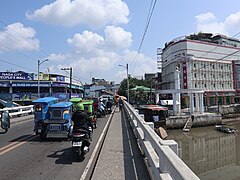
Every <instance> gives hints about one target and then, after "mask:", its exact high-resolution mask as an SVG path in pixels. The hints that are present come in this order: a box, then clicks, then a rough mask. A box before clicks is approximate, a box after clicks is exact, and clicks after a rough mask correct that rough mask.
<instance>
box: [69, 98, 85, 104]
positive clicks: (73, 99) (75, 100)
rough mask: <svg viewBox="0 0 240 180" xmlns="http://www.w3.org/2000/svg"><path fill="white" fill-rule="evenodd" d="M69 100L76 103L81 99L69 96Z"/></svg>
mask: <svg viewBox="0 0 240 180" xmlns="http://www.w3.org/2000/svg"><path fill="white" fill-rule="evenodd" d="M69 101H70V102H73V103H78V102H81V101H82V98H71V99H70V100H69Z"/></svg>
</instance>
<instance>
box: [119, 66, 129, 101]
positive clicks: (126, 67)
mask: <svg viewBox="0 0 240 180" xmlns="http://www.w3.org/2000/svg"><path fill="white" fill-rule="evenodd" d="M119 66H121V67H123V68H125V69H126V70H127V96H128V97H127V98H128V102H129V79H128V64H126V66H123V65H119Z"/></svg>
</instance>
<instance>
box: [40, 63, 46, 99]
mask: <svg viewBox="0 0 240 180" xmlns="http://www.w3.org/2000/svg"><path fill="white" fill-rule="evenodd" d="M46 61H48V59H45V60H43V61H42V62H40V60H38V98H40V79H39V73H40V72H39V71H40V65H41V64H42V63H44V62H46Z"/></svg>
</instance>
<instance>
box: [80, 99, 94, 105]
mask: <svg viewBox="0 0 240 180" xmlns="http://www.w3.org/2000/svg"><path fill="white" fill-rule="evenodd" d="M81 104H83V105H84V104H90V105H91V104H93V100H83V101H82V102H81Z"/></svg>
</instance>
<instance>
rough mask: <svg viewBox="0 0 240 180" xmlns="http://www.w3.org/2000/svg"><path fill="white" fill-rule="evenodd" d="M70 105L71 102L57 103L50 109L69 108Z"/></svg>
mask: <svg viewBox="0 0 240 180" xmlns="http://www.w3.org/2000/svg"><path fill="white" fill-rule="evenodd" d="M72 104H73V103H71V102H58V103H56V104H53V105H51V106H50V107H69V106H71V105H72Z"/></svg>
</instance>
